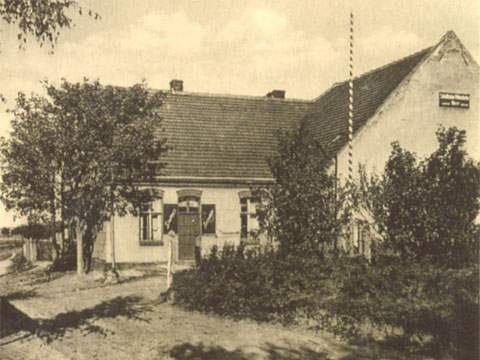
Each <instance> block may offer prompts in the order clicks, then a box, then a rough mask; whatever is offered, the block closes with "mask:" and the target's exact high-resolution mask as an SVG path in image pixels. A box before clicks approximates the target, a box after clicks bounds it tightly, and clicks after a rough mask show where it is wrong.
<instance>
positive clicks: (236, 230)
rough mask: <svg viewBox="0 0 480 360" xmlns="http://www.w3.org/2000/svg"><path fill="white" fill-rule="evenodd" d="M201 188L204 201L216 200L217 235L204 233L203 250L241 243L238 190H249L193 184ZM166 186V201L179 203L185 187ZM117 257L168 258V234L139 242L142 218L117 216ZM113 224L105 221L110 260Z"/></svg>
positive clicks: (127, 259) (139, 260) (131, 259)
mask: <svg viewBox="0 0 480 360" xmlns="http://www.w3.org/2000/svg"><path fill="white" fill-rule="evenodd" d="M192 188H193V189H196V190H200V191H202V195H201V199H200V200H201V203H202V204H215V210H216V211H215V212H216V235H213V234H212V235H203V236H202V241H201V244H202V253H208V252H209V251H210V249H211V247H212V246H213V245H217V246H219V247H221V246H223V245H224V244H225V243H233V244H238V243H239V242H240V199H239V195H238V193H239V192H240V191H242V190H243V191H244V190H248V188H247V187H245V188H215V187H192ZM159 189H161V190H163V191H164V193H163V203H164V204H177V203H178V197H177V190H181V189H185V187H182V188H179V187H166V186H160V187H159ZM114 223H115V258H116V261H117V262H119V263H122V262H136V263H149V262H166V261H167V256H168V246H167V241H165V240H166V237H165V234H164V245H158V246H145V245H140V243H139V231H140V229H139V221H138V218H137V217H135V216H132V215H127V216H123V217H118V216H117V217H115V221H114ZM110 226H111V224H110V223H107V224H106V237H107V241H106V247H105V251H106V259H107V262H111V246H110V244H111V242H110V234H111V228H110Z"/></svg>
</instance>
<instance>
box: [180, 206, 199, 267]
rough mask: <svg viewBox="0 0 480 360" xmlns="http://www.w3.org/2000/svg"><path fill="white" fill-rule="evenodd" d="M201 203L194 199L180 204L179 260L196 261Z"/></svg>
mask: <svg viewBox="0 0 480 360" xmlns="http://www.w3.org/2000/svg"><path fill="white" fill-rule="evenodd" d="M199 210H200V202H199V201H198V199H196V198H193V197H187V198H183V199H180V202H179V204H178V260H194V259H195V240H196V239H197V237H198V236H200V211H199Z"/></svg>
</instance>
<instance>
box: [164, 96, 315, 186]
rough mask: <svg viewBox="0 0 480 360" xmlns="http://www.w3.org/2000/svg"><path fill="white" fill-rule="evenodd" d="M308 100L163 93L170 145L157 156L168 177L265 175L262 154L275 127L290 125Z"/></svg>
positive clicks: (272, 145) (270, 147)
mask: <svg viewBox="0 0 480 360" xmlns="http://www.w3.org/2000/svg"><path fill="white" fill-rule="evenodd" d="M311 106H312V102H311V101H302V100H289V99H274V98H267V97H240V96H226V95H202V94H190V93H167V94H166V97H165V99H164V103H163V105H162V106H161V115H162V118H163V120H162V124H163V128H164V130H165V131H164V133H163V134H164V135H166V137H167V138H168V142H167V144H168V145H169V146H170V147H171V148H172V150H171V151H170V152H169V153H168V154H167V155H166V156H165V157H164V158H163V159H162V160H163V161H165V162H166V163H167V165H166V168H165V169H164V170H163V171H162V175H163V176H168V177H179V178H189V177H208V178H242V179H258V178H267V179H268V178H271V173H270V171H269V168H268V165H267V161H266V159H267V158H268V157H269V156H270V155H272V154H273V153H274V152H275V150H276V140H275V139H276V131H277V130H282V129H290V128H292V127H294V126H296V125H297V124H298V123H299V121H300V120H301V119H302V118H304V117H305V115H306V114H307V112H308V111H310V110H311Z"/></svg>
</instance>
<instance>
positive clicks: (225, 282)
mask: <svg viewBox="0 0 480 360" xmlns="http://www.w3.org/2000/svg"><path fill="white" fill-rule="evenodd" d="M322 268H323V269H326V268H327V266H326V263H325V262H324V261H321V259H320V258H309V257H304V258H299V257H282V256H279V254H278V253H277V252H275V251H274V250H273V249H268V248H267V249H263V250H262V251H260V252H258V251H257V252H253V251H245V248H244V246H243V245H240V246H239V247H237V248H235V247H233V246H225V247H224V248H223V249H222V250H221V251H217V249H216V248H214V249H213V250H212V252H211V254H210V256H209V257H207V258H204V259H202V260H201V261H200V262H199V264H198V265H197V266H196V268H194V269H191V270H187V271H183V272H180V273H177V274H175V275H174V281H173V285H172V288H171V290H172V291H173V292H174V294H175V303H176V304H179V305H182V306H184V307H186V308H187V309H190V310H199V311H203V312H208V313H216V314H219V315H224V316H230V317H233V318H250V319H254V320H258V321H269V320H278V321H281V322H283V323H291V322H293V321H294V320H295V318H296V317H297V316H298V315H299V313H302V314H312V313H315V312H317V311H318V310H319V309H321V307H322V301H323V299H324V296H325V295H326V293H327V292H328V291H329V289H331V288H332V285H331V284H330V281H329V278H328V271H322ZM327 284H328V285H327ZM320 295H322V296H320Z"/></svg>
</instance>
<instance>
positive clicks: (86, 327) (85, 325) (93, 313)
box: [0, 296, 151, 342]
mask: <svg viewBox="0 0 480 360" xmlns="http://www.w3.org/2000/svg"><path fill="white" fill-rule="evenodd" d="M149 311H151V307H150V305H147V304H145V303H142V298H140V297H138V296H123V297H116V298H114V299H111V300H108V301H104V302H102V303H100V304H98V305H96V306H95V307H93V308H89V309H85V310H81V311H70V312H67V313H62V314H58V315H57V316H55V318H53V319H48V320H32V319H30V318H28V317H27V316H26V315H25V314H23V313H22V312H20V311H19V310H17V309H16V308H14V307H13V306H12V305H10V304H9V303H8V301H4V305H3V315H4V318H6V319H8V321H7V322H5V324H6V326H5V329H4V331H3V332H2V333H0V337H2V336H6V335H10V334H12V333H15V332H20V331H25V330H26V331H29V332H30V333H35V334H36V335H38V336H39V337H40V338H42V339H44V340H46V341H47V342H50V341H52V340H54V339H59V338H62V337H63V336H65V334H66V333H67V332H68V331H69V330H74V329H75V330H78V329H80V331H82V333H83V334H84V335H87V334H89V333H96V334H99V335H103V336H106V335H108V333H109V331H107V330H105V329H103V328H102V327H100V326H98V325H95V324H94V323H93V321H94V320H97V319H104V318H116V317H120V316H122V317H125V318H127V319H134V320H140V321H148V320H147V319H146V318H145V317H143V316H142V315H144V314H146V313H147V312H149Z"/></svg>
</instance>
